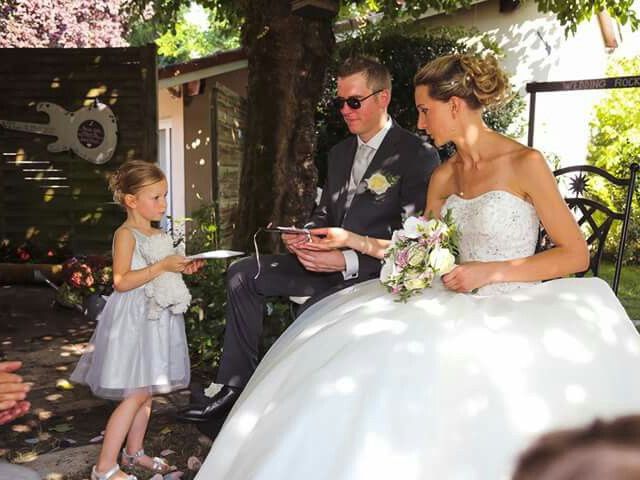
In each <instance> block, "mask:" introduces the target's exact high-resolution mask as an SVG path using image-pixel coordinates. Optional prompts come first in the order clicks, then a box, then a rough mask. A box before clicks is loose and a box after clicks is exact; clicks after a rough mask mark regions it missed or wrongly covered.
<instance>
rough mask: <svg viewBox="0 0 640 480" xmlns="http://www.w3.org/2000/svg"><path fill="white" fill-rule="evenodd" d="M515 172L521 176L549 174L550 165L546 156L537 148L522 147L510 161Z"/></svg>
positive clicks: (512, 155)
mask: <svg viewBox="0 0 640 480" xmlns="http://www.w3.org/2000/svg"><path fill="white" fill-rule="evenodd" d="M509 161H510V163H511V167H512V168H513V171H514V172H516V173H518V174H520V175H523V174H524V175H531V174H535V173H541V172H543V171H544V172H549V171H550V168H549V164H548V163H547V161H546V159H545V158H544V155H542V153H540V151H538V150H536V149H535V148H531V147H527V146H525V145H520V148H519V149H517V150H515V151H514V152H513V153H512V154H511V156H510V159H509Z"/></svg>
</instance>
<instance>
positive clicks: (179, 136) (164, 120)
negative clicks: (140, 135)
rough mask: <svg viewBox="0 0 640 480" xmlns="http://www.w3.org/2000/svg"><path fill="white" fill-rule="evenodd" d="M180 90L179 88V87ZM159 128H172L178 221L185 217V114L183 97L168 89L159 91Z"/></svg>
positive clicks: (172, 178) (173, 190) (174, 201)
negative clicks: (174, 94)
mask: <svg viewBox="0 0 640 480" xmlns="http://www.w3.org/2000/svg"><path fill="white" fill-rule="evenodd" d="M178 88H179V87H178ZM158 120H159V124H158V128H160V126H163V127H164V126H166V125H170V126H171V176H170V181H171V204H172V209H173V216H174V217H175V218H176V219H181V218H184V217H185V211H186V209H185V191H184V189H185V186H184V112H183V103H182V97H174V96H172V95H171V94H170V92H169V90H168V89H166V88H159V89H158Z"/></svg>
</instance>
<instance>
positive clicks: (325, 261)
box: [295, 249, 346, 273]
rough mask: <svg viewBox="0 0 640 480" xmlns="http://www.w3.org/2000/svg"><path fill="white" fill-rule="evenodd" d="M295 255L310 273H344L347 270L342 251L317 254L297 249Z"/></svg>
mask: <svg viewBox="0 0 640 480" xmlns="http://www.w3.org/2000/svg"><path fill="white" fill-rule="evenodd" d="M295 254H296V256H297V257H298V260H299V261H300V263H301V264H302V266H303V267H304V268H306V269H307V270H309V271H310V272H325V273H328V272H343V271H344V270H345V268H346V264H345V260H344V255H343V254H342V252H341V251H340V250H331V251H328V252H315V251H311V250H306V249H297V250H296V251H295Z"/></svg>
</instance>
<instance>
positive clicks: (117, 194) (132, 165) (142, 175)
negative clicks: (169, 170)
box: [109, 160, 166, 206]
mask: <svg viewBox="0 0 640 480" xmlns="http://www.w3.org/2000/svg"><path fill="white" fill-rule="evenodd" d="M165 179H166V177H165V176H164V173H163V171H162V170H160V168H159V167H158V166H157V165H156V164H154V163H151V162H145V161H143V160H129V161H127V162H125V163H123V164H122V165H120V167H119V168H118V169H117V170H116V171H115V172H113V173H112V174H111V176H110V177H109V190H111V191H112V192H113V200H114V201H116V202H117V203H119V204H120V205H122V206H124V205H125V204H124V196H125V195H127V194H130V195H135V194H136V193H138V192H139V191H140V190H141V189H142V188H143V187H146V186H148V185H153V184H154V183H158V182H161V181H162V180H165Z"/></svg>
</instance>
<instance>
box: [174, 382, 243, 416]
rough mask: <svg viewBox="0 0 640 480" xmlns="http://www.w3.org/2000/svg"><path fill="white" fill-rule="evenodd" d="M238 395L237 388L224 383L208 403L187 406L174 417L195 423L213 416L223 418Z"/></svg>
mask: <svg viewBox="0 0 640 480" xmlns="http://www.w3.org/2000/svg"><path fill="white" fill-rule="evenodd" d="M239 396H240V390H239V389H237V388H232V387H228V386H226V385H225V386H224V387H222V389H221V390H220V391H219V392H218V393H216V394H215V395H214V397H213V398H212V399H211V400H210V401H209V402H208V403H206V404H204V405H192V406H189V407H187V408H185V409H184V410H181V411H179V412H178V413H177V414H176V418H177V419H178V420H181V421H184V422H195V423H197V422H208V421H209V420H213V419H215V418H222V419H224V417H226V416H227V414H228V413H229V411H230V410H231V407H233V404H234V403H236V400H237V399H238V397H239Z"/></svg>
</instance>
